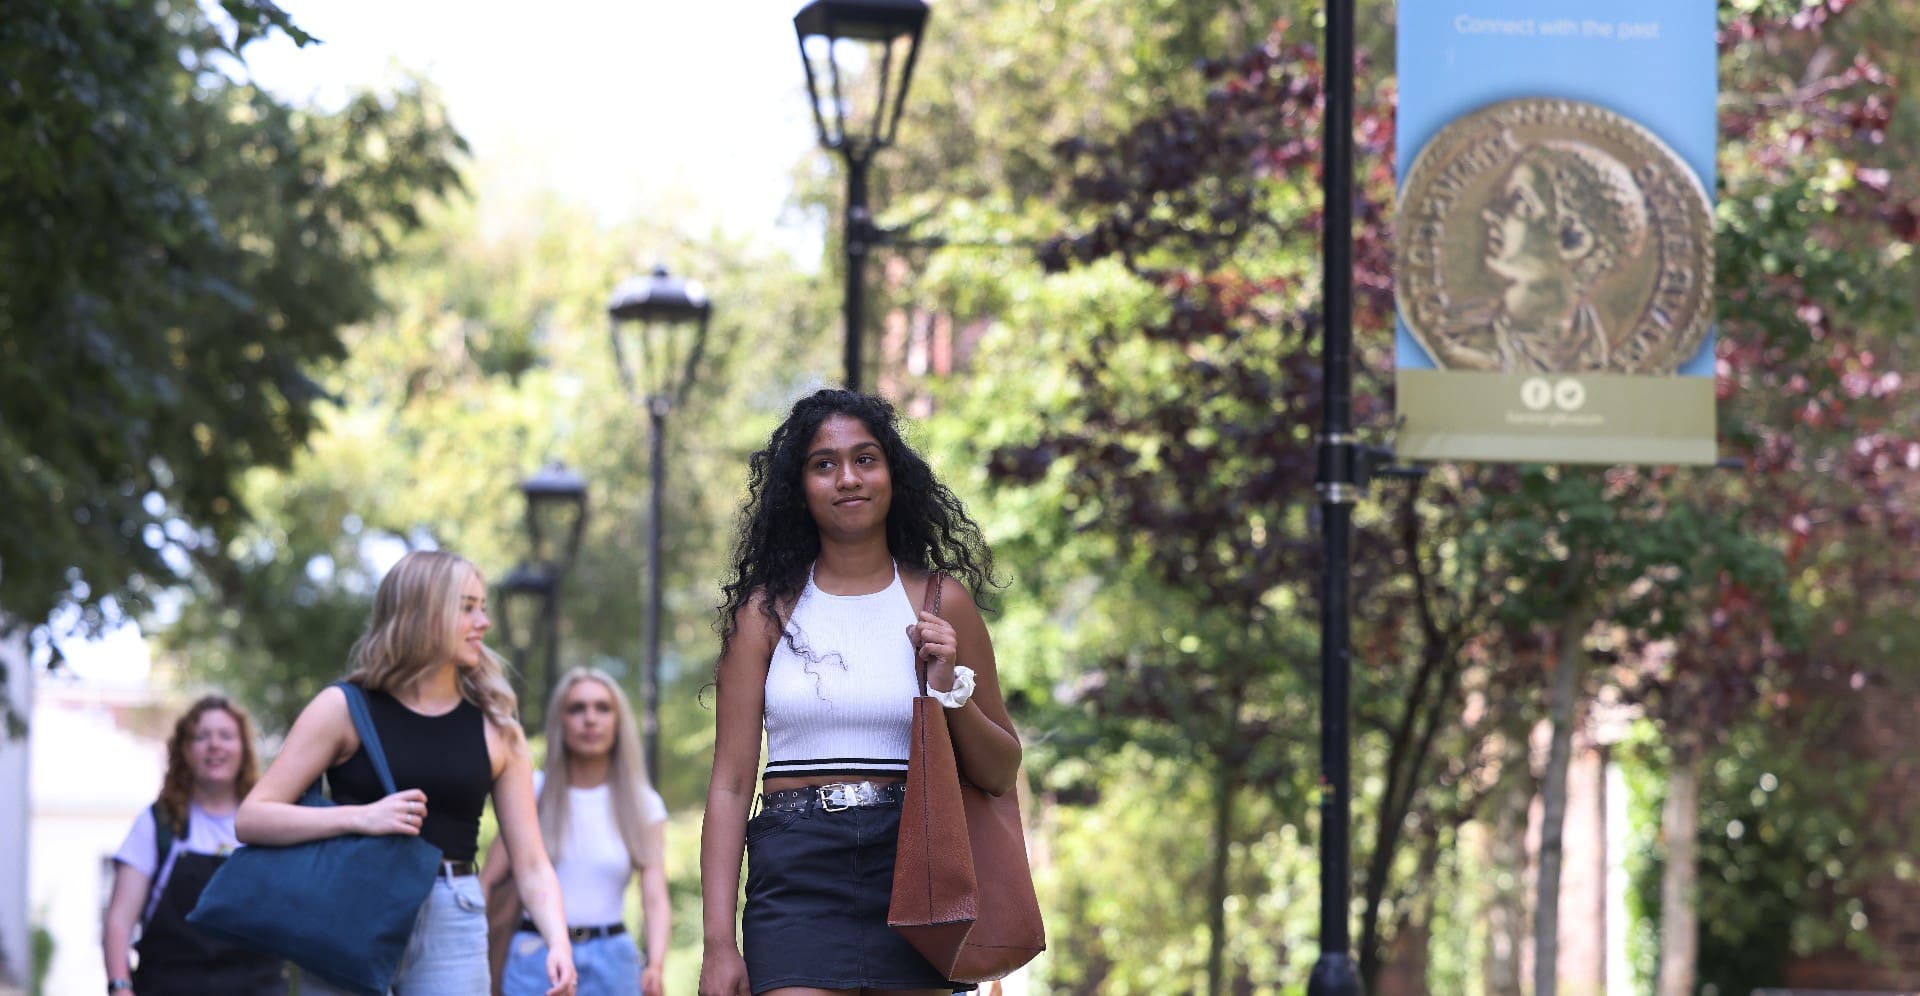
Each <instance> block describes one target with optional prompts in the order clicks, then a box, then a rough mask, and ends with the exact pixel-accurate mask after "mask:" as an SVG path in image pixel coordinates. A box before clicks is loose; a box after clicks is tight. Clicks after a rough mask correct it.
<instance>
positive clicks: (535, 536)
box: [499, 461, 587, 730]
mask: <svg viewBox="0 0 1920 996" xmlns="http://www.w3.org/2000/svg"><path fill="white" fill-rule="evenodd" d="M520 494H521V495H522V496H523V497H525V498H526V501H527V516H526V531H527V551H528V558H529V559H528V560H526V561H523V562H521V563H520V564H519V565H518V566H516V567H514V569H513V570H511V571H509V572H508V573H507V576H506V577H504V578H502V579H501V580H500V586H499V587H500V629H501V635H502V637H503V638H504V639H505V640H506V642H507V647H508V649H509V650H510V651H511V652H512V653H513V656H514V662H513V665H514V670H515V671H516V672H517V673H518V674H519V675H520V676H521V685H522V687H521V696H522V699H523V700H524V701H525V703H526V705H527V708H526V709H525V710H524V712H525V714H526V717H527V722H528V725H529V726H531V727H532V728H533V729H536V730H538V729H540V727H541V726H542V725H544V724H545V722H546V712H547V706H548V701H547V700H548V698H549V696H551V695H552V693H553V683H554V680H555V679H556V678H557V677H558V675H557V674H556V672H557V670H558V669H559V666H560V582H561V579H563V578H565V577H566V574H567V571H569V570H571V569H572V567H573V558H574V557H575V556H576V555H577V554H578V553H579V552H580V537H581V534H582V533H583V532H584V531H585V529H586V526H587V482H586V481H584V480H582V479H581V478H580V475H578V474H575V473H574V472H573V471H571V470H568V469H567V468H566V467H565V466H564V465H563V464H561V463H559V462H557V461H556V462H553V463H549V464H547V465H546V466H545V467H542V468H540V470H539V471H538V472H537V473H535V474H534V475H533V476H532V477H529V478H527V479H526V480H523V481H521V482H520ZM537 635H543V636H544V637H545V639H544V641H542V642H544V643H545V644H546V647H545V651H546V652H545V655H544V658H545V659H544V660H542V661H541V662H540V669H539V670H540V681H539V682H537V683H536V682H533V681H532V680H531V679H532V671H531V670H530V662H531V657H532V649H533V646H534V641H535V639H536V636H537ZM535 688H537V689H539V690H540V694H539V695H538V696H535V695H533V694H532V690H533V689H535Z"/></svg>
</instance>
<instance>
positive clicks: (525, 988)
mask: <svg viewBox="0 0 1920 996" xmlns="http://www.w3.org/2000/svg"><path fill="white" fill-rule="evenodd" d="M573 969H574V971H576V972H578V973H579V974H580V989H579V996H639V994H640V952H639V951H637V950H635V948H634V946H633V937H632V935H629V934H615V935H614V936H612V937H596V938H593V939H592V940H588V941H577V942H575V943H574V945H573ZM500 991H501V992H502V993H504V994H505V996H545V994H546V991H547V942H545V941H543V940H541V939H540V935H539V934H536V933H533V932H532V931H528V930H521V931H515V932H514V935H513V940H511V941H508V942H507V967H506V968H505V969H504V970H503V971H502V972H501V974H500Z"/></svg>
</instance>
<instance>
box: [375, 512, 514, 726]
mask: <svg viewBox="0 0 1920 996" xmlns="http://www.w3.org/2000/svg"><path fill="white" fill-rule="evenodd" d="M479 577H480V570H479V568H477V567H475V566H473V564H472V563H471V562H470V561H468V560H467V559H466V558H465V557H460V556H456V555H454V554H451V553H447V552H445V551H442V550H415V551H413V552H412V553H409V554H407V555H406V556H404V557H401V558H400V562H399V563H397V564H395V565H393V569H392V570H390V571H388V572H387V576H386V577H384V578H381V579H380V590H379V591H377V592H375V593H374V596H373V613H372V615H371V616H369V617H368V619H367V631H366V632H364V633H362V634H360V639H358V640H356V641H354V644H353V673H352V674H349V675H347V680H348V681H351V682H353V683H354V684H356V685H359V686H360V687H361V688H364V689H367V690H368V691H374V692H386V693H387V694H389V695H391V694H393V693H395V692H397V691H400V690H401V689H404V688H406V687H407V686H409V685H411V684H413V683H414V682H416V681H418V680H420V678H421V676H423V675H425V674H426V673H427V672H429V671H431V670H433V669H434V668H435V667H438V666H440V665H442V664H444V663H446V662H447V660H448V658H450V657H452V656H453V654H454V648H455V647H458V646H459V645H460V641H461V639H462V637H463V636H464V633H463V628H464V622H463V617H464V613H462V612H461V606H460V600H461V588H462V587H464V586H465V585H466V583H467V580H468V579H469V578H479ZM454 680H455V682H456V683H457V684H458V685H459V687H460V697H461V698H464V699H466V700H467V701H468V702H471V703H473V704H474V705H476V706H478V707H479V708H480V711H481V712H483V713H485V714H486V717H487V720H488V721H489V722H491V723H492V724H493V725H494V726H495V727H496V728H498V729H499V730H500V732H501V733H503V734H505V735H506V736H507V737H508V738H509V741H510V742H512V743H520V742H522V738H523V733H522V731H521V729H520V718H519V711H518V710H519V701H518V700H517V699H516V698H515V697H514V694H513V686H512V685H511V684H509V683H508V682H507V666H506V662H505V661H503V660H502V659H501V658H500V655H499V654H496V653H494V652H493V649H492V648H491V647H487V646H485V645H482V646H481V648H480V663H479V664H478V665H476V666H474V667H470V668H467V667H463V668H456V669H455V671H454Z"/></svg>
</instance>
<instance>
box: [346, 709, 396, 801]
mask: <svg viewBox="0 0 1920 996" xmlns="http://www.w3.org/2000/svg"><path fill="white" fill-rule="evenodd" d="M334 687H336V688H338V689H340V690H341V691H342V692H344V693H346V696H347V711H348V712H351V713H353V728H354V729H355V730H358V731H359V733H360V746H362V747H365V748H366V749H367V760H369V761H372V762H373V770H374V772H375V773H376V774H378V775H379V776H380V784H381V786H382V787H384V788H385V789H386V790H387V794H388V795H392V794H394V793H395V792H398V791H400V790H399V789H397V788H394V787H393V771H392V769H390V768H388V767H387V752H386V751H384V750H382V749H380V731H378V730H376V729H374V728H373V714H372V713H370V712H368V711H367V697H366V693H364V692H362V691H360V686H359V685H356V684H353V683H352V682H347V681H336V682H334Z"/></svg>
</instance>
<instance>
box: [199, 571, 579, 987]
mask: <svg viewBox="0 0 1920 996" xmlns="http://www.w3.org/2000/svg"><path fill="white" fill-rule="evenodd" d="M490 625H491V623H490V622H489V620H488V619H487V589H486V583H485V582H484V581H483V580H482V579H481V577H480V572H479V570H477V569H476V568H475V567H474V566H473V565H472V564H471V563H468V562H467V561H466V560H464V559H462V558H460V557H456V556H454V555H453V554H450V553H443V552H440V551H436V550H424V551H415V552H413V553H409V554H407V555H406V556H405V557H402V558H400V562H399V563H398V564H395V565H394V567H393V569H392V570H390V571H388V572H387V576H386V577H385V578H383V579H381V581H380V589H379V591H378V592H376V593H375V594H374V600H373V614H372V617H371V618H370V619H369V620H368V623H367V630H366V632H365V633H363V634H362V635H361V637H360V639H359V641H358V642H356V643H355V644H354V647H353V664H354V669H353V673H352V674H350V675H348V676H347V680H348V681H350V682H352V683H353V684H355V685H358V686H359V687H360V688H361V689H363V690H364V691H365V692H366V698H367V707H368V711H369V712H371V713H372V716H373V724H374V729H376V730H378V731H379V733H380V741H381V745H382V746H383V747H384V748H385V750H386V755H387V761H388V764H389V766H390V767H391V768H392V769H393V780H394V783H395V785H396V786H397V787H398V788H399V791H397V792H395V793H393V794H392V795H386V794H384V792H383V791H382V789H381V788H380V780H379V777H378V776H377V775H376V774H375V773H374V769H373V764H372V762H371V761H370V760H369V759H368V757H367V753H366V751H365V750H364V749H363V748H362V747H361V745H360V737H359V734H358V733H356V732H355V731H354V727H353V718H352V716H351V715H350V714H349V713H348V711H347V698H346V695H345V694H344V693H343V692H341V691H340V689H338V688H327V689H324V690H322V691H321V693H320V694H319V695H318V696H316V697H315V698H314V700H313V701H312V702H311V703H309V704H308V705H307V707H306V709H305V710H304V711H302V712H301V713H300V718H299V719H297V720H295V721H294V724H293V729H292V730H291V731H290V732H288V734H287V740H286V744H285V745H284V746H283V747H282V748H281V750H280V756H279V757H277V758H275V759H274V762H273V765H272V766H271V767H269V768H268V769H267V773H266V774H265V775H264V776H262V777H261V779H260V784H259V785H256V786H255V787H254V789H253V791H252V792H250V793H248V795H247V797H246V801H245V802H242V803H241V804H240V814H239V819H238V821H237V824H236V829H237V830H238V832H239V836H240V839H241V840H242V841H244V842H245V843H248V844H281V845H285V844H297V843H301V842H303V841H309V840H317V839H320V838H323V837H333V836H338V835H340V834H346V833H359V834H408V835H412V836H419V837H423V838H425V839H426V840H427V841H428V842H429V843H432V844H433V845H434V846H436V847H438V848H440V851H441V854H442V855H443V856H444V857H445V858H446V862H445V863H444V864H443V865H442V867H441V875H440V877H439V879H438V880H437V881H436V882H435V883H434V886H433V891H432V892H430V893H429V894H428V896H427V900H426V902H424V903H422V904H421V906H420V912H419V914H418V919H416V920H415V922H414V928H413V937H412V939H411V940H410V941H409V942H408V945H407V952H406V954H405V955H404V956H403V957H402V959H401V962H400V968H399V971H398V972H397V973H396V974H395V976H394V980H393V988H392V993H393V996H414V994H422V996H440V994H450V993H473V994H477V993H484V992H486V991H487V986H488V977H487V924H486V914H485V910H484V907H483V900H482V897H481V893H480V882H479V879H478V877H477V876H476V875H475V874H474V864H473V862H474V858H475V857H476V854H475V852H476V850H477V849H478V843H479V834H480V812H481V810H482V808H483V807H484V806H485V805H486V801H487V797H488V795H489V794H491V795H492V797H493V805H494V810H495V812H496V813H497V814H498V815H499V820H500V834H501V836H502V837H503V838H504V839H505V841H506V846H507V851H508V852H509V853H510V854H512V855H513V863H514V864H515V865H517V866H519V868H520V874H519V875H518V876H516V878H517V880H518V883H519V886H520V897H521V901H522V902H524V903H525V904H526V907H527V909H528V910H529V911H530V912H531V913H532V915H533V921H534V922H535V923H536V924H539V927H540V933H541V935H542V936H544V937H545V938H546V939H547V941H548V944H549V951H548V955H547V963H546V971H547V983H548V988H547V992H548V993H549V994H553V996H568V994H571V993H572V992H573V991H574V971H573V950H572V948H571V947H570V946H569V944H568V941H567V929H566V917H565V914H564V913H563V912H562V910H561V906H560V887H559V884H558V882H557V881H555V879H554V874H553V865H552V864H550V863H549V862H548V861H547V852H546V848H545V846H544V845H542V844H541V842H540V822H539V817H538V816H537V815H536V814H535V812H534V796H533V773H532V764H531V762H530V761H529V759H528V754H527V743H526V737H525V736H524V735H523V734H522V733H521V731H520V722H519V719H518V718H517V717H516V715H515V706H516V703H515V701H514V696H513V689H512V688H511V687H510V686H509V685H508V684H507V679H506V673H505V670H504V668H503V667H502V665H501V662H500V658H499V656H498V655H496V654H495V653H494V652H493V651H491V650H489V649H488V648H487V646H486V644H485V642H483V641H484V638H485V637H486V634H487V630H488V628H489V627H490ZM322 773H325V775H326V776H327V784H328V787H329V789H330V790H331V792H332V796H333V800H334V802H335V803H337V805H334V806H330V807H318V806H301V805H298V804H297V803H296V801H295V800H297V799H299V797H300V795H301V793H303V792H304V791H306V788H307V786H309V785H311V784H313V782H314V780H315V779H317V778H319V777H320V775H321V774H322ZM307 885H308V887H311V888H325V887H326V885H325V883H320V882H315V883H307Z"/></svg>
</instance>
